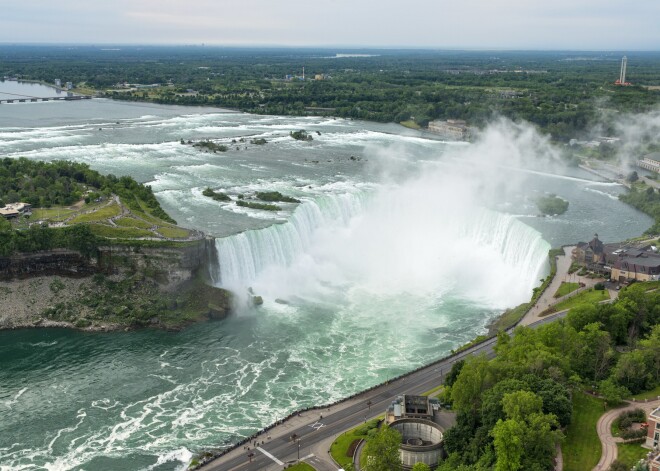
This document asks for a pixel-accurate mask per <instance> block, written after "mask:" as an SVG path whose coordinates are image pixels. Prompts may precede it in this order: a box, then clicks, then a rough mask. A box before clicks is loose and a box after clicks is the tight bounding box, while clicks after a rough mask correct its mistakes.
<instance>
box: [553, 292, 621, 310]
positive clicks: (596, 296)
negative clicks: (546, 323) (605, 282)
mask: <svg viewBox="0 0 660 471" xmlns="http://www.w3.org/2000/svg"><path fill="white" fill-rule="evenodd" d="M606 299H610V292H609V291H607V290H606V289H604V290H602V291H598V290H594V289H588V290H587V291H582V292H581V293H580V294H576V295H575V296H573V297H572V298H568V299H565V300H564V301H562V302H560V303H557V304H555V305H554V306H552V312H559V311H563V310H564V309H570V308H572V307H575V306H577V305H578V304H596V303H599V302H600V301H605V300H606Z"/></svg>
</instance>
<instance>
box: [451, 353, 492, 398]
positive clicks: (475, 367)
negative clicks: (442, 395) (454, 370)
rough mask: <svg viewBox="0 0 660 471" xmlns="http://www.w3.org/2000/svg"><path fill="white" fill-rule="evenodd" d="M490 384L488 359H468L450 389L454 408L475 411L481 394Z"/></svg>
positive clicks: (479, 356)
mask: <svg viewBox="0 0 660 471" xmlns="http://www.w3.org/2000/svg"><path fill="white" fill-rule="evenodd" d="M492 382H493V380H492V374H491V369H490V364H489V362H488V358H486V356H485V355H478V356H472V357H470V358H468V359H467V360H466V361H465V365H464V366H463V368H461V372H460V373H459V375H458V378H456V382H455V383H454V386H453V387H452V392H451V399H452V402H453V405H454V408H455V409H457V410H459V411H472V410H477V409H478V408H479V407H480V405H481V394H482V393H483V391H485V390H486V389H488V388H489V387H490V386H491V384H492Z"/></svg>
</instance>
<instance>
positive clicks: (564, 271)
mask: <svg viewBox="0 0 660 471" xmlns="http://www.w3.org/2000/svg"><path fill="white" fill-rule="evenodd" d="M574 248H575V246H574V245H573V246H567V247H563V250H564V254H563V255H559V256H557V257H556V261H557V273H556V275H555V277H554V278H553V279H552V282H551V283H550V286H548V288H547V289H546V290H545V291H544V292H543V294H541V297H540V298H539V299H538V301H536V304H534V306H532V308H531V309H530V310H529V311H528V312H527V314H525V316H524V317H523V318H522V320H521V321H520V325H529V324H533V323H534V322H536V321H538V320H539V319H542V318H543V317H542V316H541V314H542V313H543V312H544V311H545V310H546V309H548V308H549V307H550V306H552V305H553V304H556V303H557V302H559V301H561V300H563V299H566V298H568V297H571V296H574V295H576V294H578V293H579V292H580V291H577V290H576V291H574V292H573V293H569V294H568V295H566V296H564V297H563V298H561V299H557V298H555V297H554V296H555V293H556V292H557V290H558V289H559V287H560V286H561V284H562V283H563V282H571V283H582V284H584V288H582V289H581V290H585V289H589V288H592V287H593V286H594V285H595V284H596V283H598V281H602V280H595V279H593V278H587V277H586V276H578V275H577V273H568V270H569V269H570V268H571V263H572V262H573V260H572V259H571V253H572V252H573V249H574ZM617 295H618V292H617V291H612V290H611V291H610V297H611V298H612V299H614V298H616V296H617Z"/></svg>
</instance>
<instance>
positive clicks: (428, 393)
mask: <svg viewBox="0 0 660 471" xmlns="http://www.w3.org/2000/svg"><path fill="white" fill-rule="evenodd" d="M444 388H445V387H444V386H443V385H442V384H441V385H440V386H438V387H435V388H433V389H431V390H430V391H426V392H425V393H423V394H422V396H431V397H436V396H438V395H439V394H440V393H441V392H442V390H443V389H444Z"/></svg>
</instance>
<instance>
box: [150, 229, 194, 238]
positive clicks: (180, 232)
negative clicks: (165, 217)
mask: <svg viewBox="0 0 660 471" xmlns="http://www.w3.org/2000/svg"><path fill="white" fill-rule="evenodd" d="M156 232H158V233H159V234H160V235H162V236H163V237H167V238H168V239H184V238H186V237H188V236H189V235H190V232H189V231H187V230H186V229H181V228H180V227H175V226H162V227H159V228H158V229H156Z"/></svg>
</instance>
